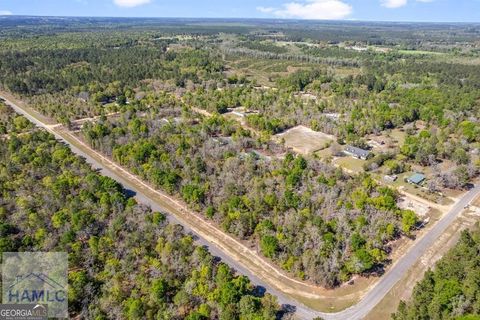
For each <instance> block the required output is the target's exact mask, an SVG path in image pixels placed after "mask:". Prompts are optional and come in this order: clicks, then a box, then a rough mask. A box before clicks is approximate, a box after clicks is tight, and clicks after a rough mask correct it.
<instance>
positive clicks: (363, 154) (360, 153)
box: [343, 146, 371, 160]
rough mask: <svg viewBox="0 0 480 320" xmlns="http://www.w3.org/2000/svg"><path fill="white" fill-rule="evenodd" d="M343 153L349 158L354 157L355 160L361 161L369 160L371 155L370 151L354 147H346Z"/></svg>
mask: <svg viewBox="0 0 480 320" xmlns="http://www.w3.org/2000/svg"><path fill="white" fill-rule="evenodd" d="M343 152H345V153H346V154H348V155H349V156H352V157H354V158H355V159H361V160H367V159H368V158H369V157H370V155H371V153H370V151H368V150H364V149H361V148H357V147H354V146H346V147H345V149H344V150H343Z"/></svg>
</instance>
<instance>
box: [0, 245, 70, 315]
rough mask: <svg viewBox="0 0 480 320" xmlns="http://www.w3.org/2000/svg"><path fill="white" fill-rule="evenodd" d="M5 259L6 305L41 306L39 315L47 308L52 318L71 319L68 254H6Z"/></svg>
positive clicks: (4, 283)
mask: <svg viewBox="0 0 480 320" xmlns="http://www.w3.org/2000/svg"><path fill="white" fill-rule="evenodd" d="M2 258H3V265H2V293H3V303H4V304H15V305H30V306H32V305H33V306H37V305H38V306H39V307H37V309H36V311H38V312H40V311H39V310H40V307H41V306H42V305H46V306H48V317H49V318H67V317H68V297H67V294H68V288H67V282H68V256H67V254H66V253H60V252H6V253H3V257H2ZM32 310H33V309H32ZM2 319H3V317H2Z"/></svg>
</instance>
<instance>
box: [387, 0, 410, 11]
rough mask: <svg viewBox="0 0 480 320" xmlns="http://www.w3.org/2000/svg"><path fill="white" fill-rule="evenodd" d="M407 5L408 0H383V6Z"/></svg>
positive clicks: (397, 6) (392, 7) (396, 6)
mask: <svg viewBox="0 0 480 320" xmlns="http://www.w3.org/2000/svg"><path fill="white" fill-rule="evenodd" d="M405 5H407V0H382V6H384V7H386V8H391V9H395V8H400V7H403V6H405Z"/></svg>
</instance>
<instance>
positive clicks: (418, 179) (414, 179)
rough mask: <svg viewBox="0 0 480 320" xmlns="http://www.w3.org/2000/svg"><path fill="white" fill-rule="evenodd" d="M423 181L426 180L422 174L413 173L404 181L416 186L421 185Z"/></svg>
mask: <svg viewBox="0 0 480 320" xmlns="http://www.w3.org/2000/svg"><path fill="white" fill-rule="evenodd" d="M425 180H426V177H425V175H424V174H422V173H415V174H413V175H411V176H410V177H408V178H407V179H406V181H407V182H408V183H410V184H414V185H417V186H419V185H421V184H422V183H423V182H424V181H425Z"/></svg>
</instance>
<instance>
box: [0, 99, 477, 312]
mask: <svg viewBox="0 0 480 320" xmlns="http://www.w3.org/2000/svg"><path fill="white" fill-rule="evenodd" d="M0 97H1V96H0ZM6 100H7V99H6ZM7 103H8V104H9V105H10V106H11V107H12V108H13V109H14V110H15V111H16V112H18V113H20V114H22V115H24V116H25V117H26V118H28V119H29V120H30V121H32V122H33V123H35V124H36V125H37V126H39V127H42V128H45V129H46V130H47V131H49V132H50V133H52V134H53V135H54V136H55V137H56V138H57V139H59V140H61V141H63V142H65V143H67V144H68V145H69V146H70V148H71V149H72V151H73V152H75V153H76V154H78V155H80V156H82V157H84V158H85V159H86V160H87V162H89V163H90V164H91V165H92V166H93V167H95V168H97V169H99V170H101V172H102V174H104V175H106V176H109V177H111V178H113V179H115V180H117V181H118V182H120V183H121V184H123V185H124V187H125V188H127V189H130V190H132V191H134V192H135V193H136V198H137V200H138V201H139V202H141V203H144V204H146V205H149V206H150V207H152V209H153V210H157V211H165V210H164V208H163V207H162V206H161V205H160V204H159V203H158V202H156V201H154V200H153V199H151V198H149V197H148V196H146V195H144V194H143V193H142V192H141V191H140V190H138V189H137V188H136V187H135V185H133V184H131V183H130V182H129V180H128V179H125V178H124V177H123V176H122V175H121V174H117V173H115V172H114V171H112V170H110V169H109V168H107V167H105V166H104V165H103V164H102V163H100V162H98V161H97V160H95V159H94V158H93V157H91V156H90V155H88V154H86V153H85V152H84V151H82V150H80V149H79V148H77V147H76V146H75V145H73V144H71V143H70V142H69V141H68V139H65V138H64V137H63V136H62V135H61V134H59V133H58V132H57V131H56V130H54V128H55V126H54V125H48V124H45V123H43V122H42V121H40V120H39V119H38V118H36V117H34V116H32V115H31V114H30V113H28V112H26V111H25V110H24V109H23V108H21V107H19V106H18V105H16V104H14V103H12V102H11V101H8V100H7ZM479 194H480V185H478V186H476V187H474V188H473V189H471V190H470V191H468V192H467V193H466V194H465V195H464V196H463V198H462V199H461V200H460V201H459V202H458V203H457V204H455V206H453V208H452V209H451V210H450V211H449V212H448V213H447V214H446V215H445V216H444V217H443V218H442V219H441V220H440V221H438V222H437V223H436V224H435V226H433V227H432V229H430V230H429V231H428V233H426V234H425V235H424V236H423V237H422V238H421V239H419V240H417V241H416V243H415V244H414V245H413V246H412V248H411V249H410V251H409V252H408V253H406V254H405V255H404V256H403V257H402V258H401V259H400V260H399V261H398V262H397V263H396V264H395V265H394V266H393V267H391V268H390V269H389V270H388V272H387V273H386V274H385V275H384V276H383V277H382V278H381V279H380V280H379V281H378V282H377V284H376V285H375V286H374V287H373V288H372V289H371V290H370V291H369V292H368V293H367V294H366V295H365V297H364V298H363V299H362V300H361V301H360V302H359V303H357V304H356V305H354V306H352V307H350V308H348V309H345V310H343V311H341V312H337V313H323V312H318V311H315V310H312V309H311V308H308V307H307V306H305V305H303V304H301V303H298V302H297V301H294V300H293V299H291V298H289V297H287V296H285V295H284V294H283V293H282V292H280V291H278V290H277V289H275V288H273V287H271V286H270V285H268V284H267V283H265V281H263V280H262V279H260V278H259V277H257V276H256V275H255V274H253V273H252V272H250V271H249V270H248V269H246V268H245V267H244V266H243V265H242V264H241V263H239V262H238V261H236V260H235V259H232V258H231V256H230V254H229V253H228V252H225V251H224V250H222V249H220V248H219V247H218V246H216V245H215V244H212V243H210V242H208V241H206V240H205V239H202V238H200V237H199V238H198V240H197V243H198V244H199V245H204V246H207V247H208V249H209V251H210V252H211V253H212V254H213V255H215V256H218V257H220V258H221V259H222V260H223V261H225V263H227V264H229V265H230V266H232V267H233V268H235V269H236V270H237V271H238V272H240V273H242V274H245V275H246V276H248V277H249V278H250V279H251V281H252V282H253V283H255V284H257V285H259V286H263V287H264V288H265V289H266V290H267V291H268V292H270V293H271V294H273V295H276V296H277V297H278V298H279V302H280V303H281V304H287V305H291V306H295V308H296V314H297V316H298V317H299V318H302V319H312V318H314V317H322V318H324V319H326V320H330V319H331V320H346V319H348V320H350V319H352V320H355V319H362V318H363V317H365V316H366V315H367V314H368V313H369V312H370V311H371V310H372V309H373V308H374V307H375V306H376V305H377V304H378V303H379V302H380V301H381V300H382V299H383V297H384V296H385V295H386V294H387V293H388V292H389V291H390V289H392V287H393V286H394V285H395V284H396V283H397V282H398V281H399V280H400V279H401V278H402V277H403V275H404V274H405V273H406V272H407V271H408V270H409V269H410V267H411V266H412V265H413V264H414V263H415V262H416V261H417V260H418V259H419V258H420V257H421V256H422V255H423V254H424V253H425V252H426V250H427V249H428V248H429V247H430V246H431V245H432V244H433V243H434V242H435V241H436V240H437V239H438V238H439V237H440V236H441V235H442V233H443V232H444V231H445V230H446V229H447V228H448V226H450V225H451V224H452V222H453V221H454V220H455V219H456V217H457V216H458V215H459V214H460V213H461V212H462V211H463V210H464V207H465V206H466V205H468V204H469V203H470V202H471V201H472V200H473V199H474V198H476V197H477V196H478V195H479ZM168 218H169V220H170V221H171V222H174V223H180V224H182V225H184V227H185V228H186V230H187V231H192V230H191V229H190V228H189V227H188V225H185V224H183V223H181V222H180V221H179V220H177V219H176V218H175V217H174V216H173V215H169V216H168Z"/></svg>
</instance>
